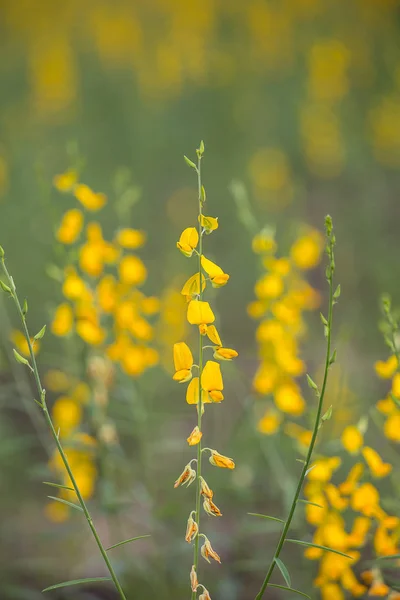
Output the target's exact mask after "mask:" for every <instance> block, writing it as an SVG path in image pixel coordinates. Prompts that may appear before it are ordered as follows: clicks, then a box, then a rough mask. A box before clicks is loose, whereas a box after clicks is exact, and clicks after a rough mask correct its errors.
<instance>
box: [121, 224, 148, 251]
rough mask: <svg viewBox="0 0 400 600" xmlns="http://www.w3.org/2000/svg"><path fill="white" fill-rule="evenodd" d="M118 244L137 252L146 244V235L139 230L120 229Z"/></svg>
mask: <svg viewBox="0 0 400 600" xmlns="http://www.w3.org/2000/svg"><path fill="white" fill-rule="evenodd" d="M115 241H116V243H117V244H119V245H120V246H122V247H123V248H128V249H130V250H135V249H136V248H140V247H141V246H143V244H145V242H146V234H145V233H144V231H139V230H138V229H130V228H127V229H120V230H119V231H118V233H117V236H116V238H115Z"/></svg>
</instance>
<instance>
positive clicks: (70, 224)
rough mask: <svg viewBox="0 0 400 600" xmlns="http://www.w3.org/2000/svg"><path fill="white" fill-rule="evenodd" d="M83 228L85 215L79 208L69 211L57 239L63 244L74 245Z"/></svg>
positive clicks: (62, 221)
mask: <svg viewBox="0 0 400 600" xmlns="http://www.w3.org/2000/svg"><path fill="white" fill-rule="evenodd" d="M82 227H83V213H82V211H80V210H78V209H77V208H73V209H71V210H68V211H67V212H66V213H65V214H64V216H63V218H62V220H61V223H60V226H59V228H58V230H57V233H56V238H57V240H58V241H59V242H61V243H62V244H73V243H74V242H75V241H76V240H77V238H78V237H79V234H80V233H81V231H82Z"/></svg>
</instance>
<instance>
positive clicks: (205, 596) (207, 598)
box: [199, 588, 211, 600]
mask: <svg viewBox="0 0 400 600" xmlns="http://www.w3.org/2000/svg"><path fill="white" fill-rule="evenodd" d="M199 600H211V596H210V594H209V593H208V590H206V589H205V588H204V592H203V593H202V594H200V596H199Z"/></svg>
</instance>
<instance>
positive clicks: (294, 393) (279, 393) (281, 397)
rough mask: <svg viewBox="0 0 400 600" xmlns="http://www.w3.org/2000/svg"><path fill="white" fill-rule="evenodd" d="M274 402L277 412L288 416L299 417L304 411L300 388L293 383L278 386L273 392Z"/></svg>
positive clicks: (287, 382) (288, 382)
mask: <svg viewBox="0 0 400 600" xmlns="http://www.w3.org/2000/svg"><path fill="white" fill-rule="evenodd" d="M274 401H275V405H276V407H277V408H278V409H279V410H281V411H282V412H284V413H287V414H289V415H293V416H300V415H302V414H303V412H304V409H305V402H304V399H303V397H302V396H301V392H300V388H299V386H298V385H297V384H296V383H295V382H294V381H290V380H288V381H286V382H284V383H281V384H279V385H278V387H277V388H276V390H275V391H274Z"/></svg>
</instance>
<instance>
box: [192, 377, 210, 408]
mask: <svg viewBox="0 0 400 600" xmlns="http://www.w3.org/2000/svg"><path fill="white" fill-rule="evenodd" d="M201 401H202V403H203V404H209V403H210V402H211V398H210V396H209V395H208V392H207V391H206V390H202V392H201ZM186 402H187V403H188V404H198V402H199V378H198V377H193V379H192V380H191V381H190V383H189V385H188V387H187V390H186Z"/></svg>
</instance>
